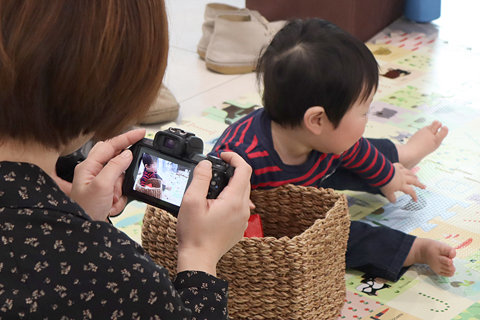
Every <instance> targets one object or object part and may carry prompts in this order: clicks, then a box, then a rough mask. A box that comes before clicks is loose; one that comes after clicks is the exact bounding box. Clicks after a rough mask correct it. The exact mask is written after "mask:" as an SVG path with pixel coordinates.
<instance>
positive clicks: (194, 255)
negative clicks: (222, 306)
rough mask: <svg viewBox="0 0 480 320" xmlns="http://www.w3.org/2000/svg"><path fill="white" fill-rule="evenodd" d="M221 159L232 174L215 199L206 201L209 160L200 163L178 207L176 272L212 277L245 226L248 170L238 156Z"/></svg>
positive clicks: (248, 214)
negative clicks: (190, 272)
mask: <svg viewBox="0 0 480 320" xmlns="http://www.w3.org/2000/svg"><path fill="white" fill-rule="evenodd" d="M221 156H222V159H223V160H224V161H225V162H227V163H229V164H230V165H231V166H233V167H235V173H234V175H233V177H232V178H231V179H230V181H229V183H228V185H227V186H226V187H225V189H223V191H222V192H221V193H220V194H219V195H218V197H217V199H207V192H208V188H209V185H210V179H211V178H212V165H211V163H210V162H209V161H206V160H204V161H202V162H200V163H199V164H198V165H197V166H196V168H195V170H194V175H193V180H192V182H191V184H190V186H189V187H188V189H187V191H186V192H185V195H184V196H183V201H182V204H181V206H180V212H179V214H178V220H177V238H178V263H177V272H181V271H186V270H196V271H204V272H207V273H209V274H212V275H214V276H215V275H216V265H217V262H218V260H220V258H221V257H222V256H223V255H224V254H225V253H226V252H227V251H228V250H230V248H231V247H233V246H234V245H235V244H236V243H237V242H238V241H239V240H240V239H241V238H242V237H243V233H244V232H245V229H246V228H247V226H248V218H249V217H250V209H253V208H254V206H253V204H252V203H251V201H250V176H251V174H252V169H251V167H250V166H249V165H248V164H247V163H246V162H245V160H243V159H242V157H240V156H239V155H238V154H236V153H233V152H224V153H222V154H221Z"/></svg>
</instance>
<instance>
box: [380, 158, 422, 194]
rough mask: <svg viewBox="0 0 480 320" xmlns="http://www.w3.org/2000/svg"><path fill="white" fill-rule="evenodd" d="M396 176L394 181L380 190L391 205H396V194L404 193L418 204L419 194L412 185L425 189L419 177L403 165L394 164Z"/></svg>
mask: <svg viewBox="0 0 480 320" xmlns="http://www.w3.org/2000/svg"><path fill="white" fill-rule="evenodd" d="M393 166H394V167H395V175H394V176H393V179H392V180H391V181H390V182H389V183H388V184H386V185H384V186H383V187H381V188H380V191H382V193H383V195H384V196H385V197H386V198H387V199H388V201H390V202H391V203H395V202H396V201H397V198H396V197H395V192H397V191H402V192H403V193H406V194H408V195H410V196H411V197H412V199H413V201H415V202H417V193H416V192H415V190H414V189H413V188H412V185H414V186H416V187H419V188H422V189H425V185H424V184H423V183H421V182H420V181H419V180H418V178H417V176H416V175H415V174H414V173H413V172H412V171H410V170H408V169H407V168H405V167H404V166H403V165H402V164H401V163H394V164H393Z"/></svg>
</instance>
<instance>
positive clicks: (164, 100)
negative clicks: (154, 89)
mask: <svg viewBox="0 0 480 320" xmlns="http://www.w3.org/2000/svg"><path fill="white" fill-rule="evenodd" d="M179 109H180V104H179V103H178V101H177V99H175V96H174V95H173V93H172V92H171V91H170V90H169V89H168V88H167V87H165V86H164V85H163V83H162V86H161V87H160V91H159V92H158V96H157V100H155V102H154V103H153V105H152V106H151V107H150V110H148V112H147V114H146V115H145V116H144V117H143V118H142V119H141V120H140V124H152V123H157V122H167V121H172V120H175V119H176V118H177V117H178V110H179Z"/></svg>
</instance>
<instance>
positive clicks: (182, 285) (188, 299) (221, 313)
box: [174, 271, 228, 320]
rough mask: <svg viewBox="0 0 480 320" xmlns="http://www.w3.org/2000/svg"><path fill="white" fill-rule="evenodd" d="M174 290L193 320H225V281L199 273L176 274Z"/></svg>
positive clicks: (226, 290) (226, 289) (226, 288)
mask: <svg viewBox="0 0 480 320" xmlns="http://www.w3.org/2000/svg"><path fill="white" fill-rule="evenodd" d="M174 283H175V288H177V290H178V291H179V293H180V297H181V298H182V300H183V301H184V303H185V306H186V307H187V308H190V309H191V310H192V312H193V317H195V319H198V320H200V319H226V318H227V316H228V312H227V298H228V284H227V282H226V281H225V280H221V279H218V278H216V277H214V276H212V275H209V274H207V273H204V272H199V271H184V272H180V273H179V274H177V276H176V278H175V281H174Z"/></svg>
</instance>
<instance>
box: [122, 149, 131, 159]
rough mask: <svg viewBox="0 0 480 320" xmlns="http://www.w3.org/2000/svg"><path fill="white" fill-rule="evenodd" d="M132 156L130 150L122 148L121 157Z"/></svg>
mask: <svg viewBox="0 0 480 320" xmlns="http://www.w3.org/2000/svg"><path fill="white" fill-rule="evenodd" d="M131 156H132V152H131V151H130V150H124V151H123V152H122V157H124V158H130V157H131Z"/></svg>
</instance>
